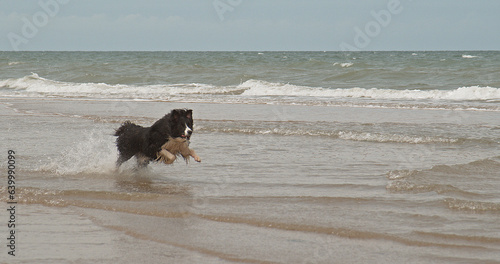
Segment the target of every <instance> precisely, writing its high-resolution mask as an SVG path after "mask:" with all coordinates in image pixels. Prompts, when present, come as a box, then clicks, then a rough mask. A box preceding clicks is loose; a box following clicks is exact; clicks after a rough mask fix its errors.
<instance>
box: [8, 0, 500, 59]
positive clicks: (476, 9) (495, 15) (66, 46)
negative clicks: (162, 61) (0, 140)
mask: <svg viewBox="0 0 500 264" xmlns="http://www.w3.org/2000/svg"><path fill="white" fill-rule="evenodd" d="M499 12H500V1H499V0H480V1H472V0H468V1H466V0H414V1H412V0H400V1H398V0H353V1H346V0H308V1H304V0H141V1H138V0H134V1H132V0H104V1H102V0H99V1H97V0H23V1H19V0H2V1H0V50H182V51H184V50H200V51H205V50H222V51H226V50H231V51H232V50H286V51H288V50H320V51H323V50H327V51H331V50H332V51H335V50H342V49H351V50H500V30H499V26H500V15H499Z"/></svg>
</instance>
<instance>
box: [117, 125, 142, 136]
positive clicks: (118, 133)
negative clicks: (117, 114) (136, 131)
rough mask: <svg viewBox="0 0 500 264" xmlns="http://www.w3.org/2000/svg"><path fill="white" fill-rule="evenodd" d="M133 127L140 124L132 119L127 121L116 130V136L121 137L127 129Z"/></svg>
mask: <svg viewBox="0 0 500 264" xmlns="http://www.w3.org/2000/svg"><path fill="white" fill-rule="evenodd" d="M132 127H139V126H138V125H136V124H134V123H132V122H130V121H125V122H124V123H123V124H122V125H121V126H120V127H119V128H118V129H117V130H116V131H115V136H117V137H119V136H121V135H122V134H123V133H125V131H127V130H129V129H130V128H132Z"/></svg>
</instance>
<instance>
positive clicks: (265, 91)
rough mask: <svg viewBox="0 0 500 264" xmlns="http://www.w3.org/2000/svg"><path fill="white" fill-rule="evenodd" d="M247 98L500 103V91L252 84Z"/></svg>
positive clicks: (246, 88) (246, 86)
mask: <svg viewBox="0 0 500 264" xmlns="http://www.w3.org/2000/svg"><path fill="white" fill-rule="evenodd" d="M239 87H240V88H243V89H244V92H243V95H252V96H316V97H342V98H372V99H402V100H412V99H433V100H459V101H461V100H497V99H500V89H499V88H494V87H481V86H469V87H460V88H457V89H454V90H425V91H424V90H392V89H379V88H370V89H366V88H349V89H340V88H337V89H329V88H313V87H307V86H297V85H292V84H282V83H270V82H265V81H259V80H249V81H246V82H245V83H243V84H241V85H240V86H239Z"/></svg>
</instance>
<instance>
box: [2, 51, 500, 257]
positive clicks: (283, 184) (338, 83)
mask: <svg viewBox="0 0 500 264" xmlns="http://www.w3.org/2000/svg"><path fill="white" fill-rule="evenodd" d="M174 108H189V109H193V117H194V124H195V125H194V134H193V137H192V138H191V145H190V147H191V148H193V149H195V150H196V152H197V153H198V155H199V156H200V157H201V159H202V162H201V163H196V162H194V161H191V162H189V163H185V162H184V161H182V159H180V160H178V161H176V162H174V164H172V165H165V164H159V163H153V164H151V165H150V166H149V167H148V168H147V169H146V170H142V171H137V170H135V169H134V166H135V162H134V161H132V160H131V161H129V162H127V163H125V164H124V166H123V167H122V168H121V169H120V170H118V171H116V170H115V165H114V164H115V161H116V158H117V150H116V146H115V137H114V136H113V133H114V130H115V129H117V128H118V127H119V126H120V124H121V123H122V122H124V121H126V120H131V121H133V122H135V123H137V124H140V125H143V126H150V125H151V124H152V123H154V122H155V121H156V120H158V119H159V118H161V117H162V116H163V115H165V114H167V113H168V112H170V110H171V109H174ZM499 114H500V52H499V51H414V52H399V51H394V52H389V51H384V52H265V51H264V52H249V51H242V52H0V115H1V117H2V118H1V119H0V120H1V121H0V122H1V126H2V129H1V130H0V131H1V134H0V135H1V136H2V138H3V140H2V152H3V156H2V157H1V160H2V164H3V165H2V168H3V169H2V171H3V175H4V176H3V177H2V180H1V181H0V201H1V203H2V204H3V206H2V207H1V212H2V213H1V214H0V223H2V224H1V227H0V234H1V237H2V238H4V239H3V241H4V242H3V243H2V244H3V246H1V248H3V249H2V250H0V256H1V257H0V263H12V262H15V263H139V262H148V263H500V224H499V220H500V193H499V190H500V152H499V143H500V118H499ZM11 163H12V164H11ZM8 165H12V166H11V167H8ZM9 175H10V176H11V177H10V178H9ZM12 175H14V177H12ZM9 179H10V180H11V181H9ZM13 189H15V192H11V193H9V191H12V190H13ZM11 206H14V207H15V210H10V211H9V209H10V208H11ZM9 221H14V222H11V224H10V225H9ZM12 223H14V224H15V225H14V226H12ZM12 232H14V233H12ZM12 234H13V236H14V237H11V236H12ZM5 238H7V239H5ZM13 255H15V256H13Z"/></svg>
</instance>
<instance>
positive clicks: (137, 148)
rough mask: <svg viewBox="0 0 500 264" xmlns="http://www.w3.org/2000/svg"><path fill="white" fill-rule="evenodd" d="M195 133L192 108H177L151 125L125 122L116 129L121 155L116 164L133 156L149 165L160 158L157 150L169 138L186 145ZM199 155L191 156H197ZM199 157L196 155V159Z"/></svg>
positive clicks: (138, 163)
mask: <svg viewBox="0 0 500 264" xmlns="http://www.w3.org/2000/svg"><path fill="white" fill-rule="evenodd" d="M192 133H193V110H190V109H174V110H172V111H171V112H170V113H169V114H166V115H165V116H164V117H163V118H161V119H160V120H158V121H156V122H155V123H154V124H153V125H152V126H151V127H142V126H139V125H136V124H134V123H132V122H130V121H126V122H125V123H123V124H122V125H121V127H120V128H118V129H117V130H116V132H115V136H117V137H118V138H117V139H116V146H117V147H118V152H119V157H118V160H117V161H116V167H117V168H119V167H120V166H121V165H122V164H123V163H124V162H125V161H127V160H129V159H130V158H132V157H133V156H135V157H136V159H137V165H138V167H139V168H143V167H146V166H147V165H148V164H149V162H150V161H152V160H156V159H158V155H159V154H158V153H159V152H160V151H161V150H162V146H164V145H166V144H165V143H167V141H169V140H172V139H176V138H181V139H184V142H187V143H185V144H186V146H187V144H188V143H189V139H190V138H191V134H192ZM195 155H196V154H194V151H193V154H192V155H191V156H193V157H195ZM198 159H199V157H197V156H196V157H195V160H196V161H200V160H198Z"/></svg>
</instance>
